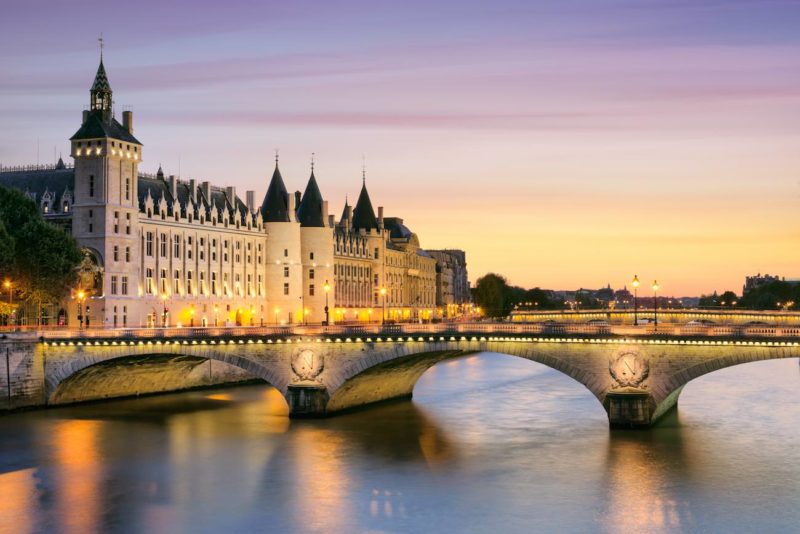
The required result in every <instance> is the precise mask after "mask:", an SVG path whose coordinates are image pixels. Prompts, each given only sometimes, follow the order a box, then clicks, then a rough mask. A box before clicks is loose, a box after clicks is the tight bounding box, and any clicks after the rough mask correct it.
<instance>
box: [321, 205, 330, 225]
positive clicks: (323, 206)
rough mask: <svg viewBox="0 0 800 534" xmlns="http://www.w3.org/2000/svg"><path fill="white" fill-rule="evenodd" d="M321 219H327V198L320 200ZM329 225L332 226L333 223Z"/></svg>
mask: <svg viewBox="0 0 800 534" xmlns="http://www.w3.org/2000/svg"><path fill="white" fill-rule="evenodd" d="M322 220H323V221H327V220H328V201H327V200H323V201H322ZM331 226H333V225H331Z"/></svg>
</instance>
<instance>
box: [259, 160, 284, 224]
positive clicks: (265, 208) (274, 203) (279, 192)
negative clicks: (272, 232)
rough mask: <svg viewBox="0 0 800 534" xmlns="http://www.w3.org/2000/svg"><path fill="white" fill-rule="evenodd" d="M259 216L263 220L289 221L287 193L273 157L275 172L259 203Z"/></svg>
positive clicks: (276, 161)
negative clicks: (262, 199)
mask: <svg viewBox="0 0 800 534" xmlns="http://www.w3.org/2000/svg"><path fill="white" fill-rule="evenodd" d="M261 217H263V219H264V222H289V220H290V219H289V193H288V192H287V191H286V185H284V183H283V178H282V177H281V171H280V169H279V168H278V160H277V158H276V159H275V172H273V173H272V180H270V182H269V187H268V188H267V194H266V195H264V202H262V203H261Z"/></svg>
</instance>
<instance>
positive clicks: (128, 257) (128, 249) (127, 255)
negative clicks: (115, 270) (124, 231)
mask: <svg viewBox="0 0 800 534" xmlns="http://www.w3.org/2000/svg"><path fill="white" fill-rule="evenodd" d="M125 261H126V262H129V261H131V247H125Z"/></svg>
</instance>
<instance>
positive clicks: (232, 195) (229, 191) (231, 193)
mask: <svg viewBox="0 0 800 534" xmlns="http://www.w3.org/2000/svg"><path fill="white" fill-rule="evenodd" d="M225 196H226V197H228V202H230V203H231V206H232V207H234V208H235V207H236V188H235V187H226V188H225Z"/></svg>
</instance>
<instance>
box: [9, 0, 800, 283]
mask: <svg viewBox="0 0 800 534" xmlns="http://www.w3.org/2000/svg"><path fill="white" fill-rule="evenodd" d="M798 28H800V2H798V1H770V0H758V1H755V0H740V1H737V0H709V1H702V0H669V1H667V0H652V1H645V0H640V1H614V2H611V1H598V0H558V1H552V2H535V1H531V0H527V1H494V2H485V1H480V2H479V1H469V0H467V1H459V2H455V1H452V0H450V1H445V2H436V3H435V5H431V2H416V1H408V0H404V1H397V2H366V1H360V2H307V1H291V2H285V1H284V2H269V1H265V2H253V1H238V0H228V1H225V2H219V1H216V0H214V1H212V0H198V1H184V2H171V1H158V2H154V1H151V0H141V1H139V2H135V3H130V2H125V3H118V4H117V3H115V2H109V1H106V2H99V1H98V2H95V1H91V2H88V1H84V0H73V1H69V2H66V1H51V2H39V1H33V0H27V1H22V0H11V1H4V2H3V7H2V12H1V16H0V163H2V164H3V165H15V164H25V163H35V162H36V160H37V144H38V147H39V149H38V153H39V156H38V157H39V160H40V162H42V163H49V162H52V160H53V153H54V150H55V151H56V152H63V153H64V154H66V153H67V152H68V141H67V139H68V138H69V137H70V136H71V135H72V134H73V133H74V132H75V130H77V128H78V126H79V125H80V115H81V111H82V110H83V109H84V107H85V106H87V105H88V101H89V100H88V99H89V96H88V90H89V86H90V85H91V82H92V79H93V77H94V73H95V71H96V69H97V62H98V55H99V53H98V43H97V37H99V35H100V33H101V32H102V34H103V36H104V38H105V42H106V46H105V65H106V69H107V72H108V76H109V80H110V82H111V86H112V88H113V90H114V97H115V102H116V109H117V114H118V116H119V114H120V112H121V111H122V110H123V109H132V110H133V111H134V121H135V123H134V125H135V129H136V132H135V133H136V135H137V137H138V138H139V139H140V140H141V141H142V142H143V143H144V163H143V165H142V167H141V169H142V170H144V171H148V172H154V171H155V170H156V169H157V167H158V165H159V163H161V164H162V165H163V167H164V170H165V172H166V173H168V174H178V172H179V170H180V174H181V175H182V177H184V178H190V177H191V178H197V179H199V180H210V181H211V182H212V183H215V184H217V185H222V186H224V185H233V186H236V187H237V191H238V192H239V193H240V195H242V196H244V191H245V190H246V189H255V190H256V191H257V196H258V198H259V199H260V198H262V197H263V195H264V192H265V190H266V187H267V183H268V180H269V177H270V176H271V174H272V168H273V151H274V149H276V148H278V149H280V154H281V171H282V173H283V177H284V179H285V180H286V182H287V187H289V188H290V189H300V190H302V189H303V188H304V187H305V183H306V180H307V178H308V174H309V159H310V155H311V153H312V152H315V153H316V162H317V163H316V176H317V179H318V181H319V184H320V187H321V189H322V192H323V195H324V196H325V197H326V199H328V200H329V201H330V204H331V210H332V212H333V213H335V214H336V216H337V217H338V216H339V214H340V213H341V209H342V205H343V203H344V199H345V195H349V197H350V199H351V200H354V199H355V197H356V196H357V194H358V190H359V187H360V181H361V165H362V154H363V155H365V157H366V167H367V185H368V188H369V191H370V194H371V196H372V200H373V203H374V204H375V205H376V206H378V205H383V206H385V208H386V214H387V215H389V216H400V217H403V218H404V219H405V222H406V224H407V225H408V226H409V227H410V228H411V229H412V230H414V231H415V232H417V233H418V234H419V236H420V239H421V242H422V245H423V246H424V247H427V248H441V247H452V248H463V249H465V250H466V251H467V259H468V262H469V271H470V277H471V278H472V279H473V281H474V280H475V279H477V278H478V276H480V275H482V274H484V273H486V272H488V271H496V272H499V273H503V274H505V275H506V276H507V277H508V278H509V280H510V281H511V282H512V283H514V284H519V285H524V286H534V285H538V286H541V287H546V288H552V289H568V288H577V287H599V286H605V285H606V284H608V283H610V284H611V285H612V286H613V287H622V286H623V285H625V284H626V283H629V281H630V279H631V278H632V277H633V275H634V274H638V275H639V277H640V278H642V279H643V280H648V281H650V280H652V279H653V278H657V279H658V280H659V283H660V284H661V286H662V287H663V291H664V293H665V294H667V295H675V296H681V295H692V294H699V293H701V292H710V291H713V290H715V289H716V290H719V291H722V290H725V289H734V290H736V291H737V292H738V291H741V286H742V283H743V281H744V276H745V275H747V274H755V273H757V272H762V273H764V272H769V273H772V274H780V275H784V276H787V277H800V217H798V215H799V214H800V31H798Z"/></svg>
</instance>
